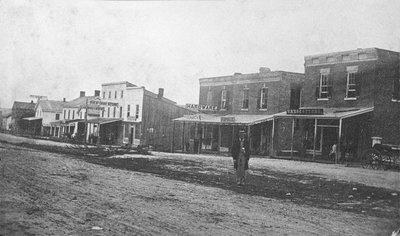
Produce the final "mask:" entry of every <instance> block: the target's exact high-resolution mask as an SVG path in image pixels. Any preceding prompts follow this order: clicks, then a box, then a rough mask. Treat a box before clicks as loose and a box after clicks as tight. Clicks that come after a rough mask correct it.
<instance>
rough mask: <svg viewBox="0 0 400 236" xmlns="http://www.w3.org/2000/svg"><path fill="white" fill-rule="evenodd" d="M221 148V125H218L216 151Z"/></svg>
mask: <svg viewBox="0 0 400 236" xmlns="http://www.w3.org/2000/svg"><path fill="white" fill-rule="evenodd" d="M220 150H221V125H220V124H219V125H218V153H219V152H220Z"/></svg>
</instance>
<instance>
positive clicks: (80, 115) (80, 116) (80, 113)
mask: <svg viewBox="0 0 400 236" xmlns="http://www.w3.org/2000/svg"><path fill="white" fill-rule="evenodd" d="M82 113H83V111H81V112H79V118H81V119H82ZM102 116H104V110H103V113H102Z"/></svg>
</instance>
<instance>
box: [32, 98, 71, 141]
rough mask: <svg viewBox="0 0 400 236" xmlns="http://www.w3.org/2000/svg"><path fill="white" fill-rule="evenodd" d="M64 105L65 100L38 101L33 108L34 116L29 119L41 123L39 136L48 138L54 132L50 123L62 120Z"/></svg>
mask: <svg viewBox="0 0 400 236" xmlns="http://www.w3.org/2000/svg"><path fill="white" fill-rule="evenodd" d="M66 104H67V101H66V100H65V99H63V101H56V100H47V99H39V101H38V103H37V105H36V107H35V116H34V117H31V118H29V119H32V120H34V119H40V120H41V121H42V123H41V132H40V134H41V135H43V136H50V135H52V132H54V131H53V130H52V122H55V121H59V120H61V119H62V112H63V109H64V106H65V105H66ZM57 133H58V131H57Z"/></svg>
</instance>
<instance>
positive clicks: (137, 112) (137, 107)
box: [136, 105, 139, 119]
mask: <svg viewBox="0 0 400 236" xmlns="http://www.w3.org/2000/svg"><path fill="white" fill-rule="evenodd" d="M136 119H139V105H136Z"/></svg>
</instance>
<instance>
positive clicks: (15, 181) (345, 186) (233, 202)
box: [0, 144, 399, 235]
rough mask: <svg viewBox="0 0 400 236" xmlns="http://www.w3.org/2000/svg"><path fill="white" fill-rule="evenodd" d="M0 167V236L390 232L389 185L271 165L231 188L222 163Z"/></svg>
mask: <svg viewBox="0 0 400 236" xmlns="http://www.w3.org/2000/svg"><path fill="white" fill-rule="evenodd" d="M0 157H1V161H0V189H1V193H0V234H1V235H211V234H213V235H390V233H391V232H392V231H393V230H394V229H395V228H396V227H398V226H399V224H398V223H399V218H398V194H399V191H398V189H396V185H395V184H394V187H393V186H392V185H388V186H385V188H380V187H379V186H375V185H377V183H376V181H373V183H372V184H369V185H366V184H365V183H363V182H367V181H362V180H360V181H356V177H355V176H353V177H349V179H352V180H351V181H354V182H348V180H344V179H345V177H343V176H345V174H342V175H343V176H342V177H341V178H338V179H337V178H334V173H333V174H329V173H328V174H326V175H320V174H318V173H316V172H318V171H317V169H318V167H315V170H312V171H310V172H312V173H308V172H307V171H306V170H305V169H303V170H301V168H300V169H299V170H296V168H294V167H293V168H291V167H289V169H287V170H286V169H285V170H284V171H279V168H278V161H279V160H273V162H275V161H276V163H275V164H274V165H272V166H270V165H268V164H267V163H265V162H263V161H262V160H256V159H254V160H251V162H250V168H251V169H252V171H253V173H252V175H251V177H250V178H249V183H248V185H247V186H245V187H238V186H236V185H235V184H234V183H233V176H234V175H233V173H232V171H231V163H230V159H229V158H224V157H206V156H200V157H199V158H196V159H193V157H190V156H186V155H167V154H156V155H155V156H139V155H125V156H120V157H114V158H82V157H76V156H75V157H74V156H68V155H60V154H54V153H47V152H42V151H38V150H32V149H25V148H21V147H16V146H12V145H8V144H0ZM258 162H260V163H258ZM285 162H286V161H282V163H284V164H283V166H290V165H288V164H287V163H286V164H285ZM262 163H264V164H262ZM296 165H297V164H294V165H293V163H292V166H296ZM331 166H332V165H331ZM366 173H367V172H366ZM371 173H372V175H374V174H375V172H372V171H371ZM387 173H389V172H387ZM394 173H397V172H394ZM350 176H351V175H350ZM363 176H364V177H365V176H368V174H364V175H363ZM391 178H392V176H391V175H390V174H389V175H387V176H385V177H384V178H383V180H382V181H383V182H384V180H385V179H390V180H391ZM395 178H396V175H395ZM378 182H379V181H378ZM289 193H290V194H289Z"/></svg>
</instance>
